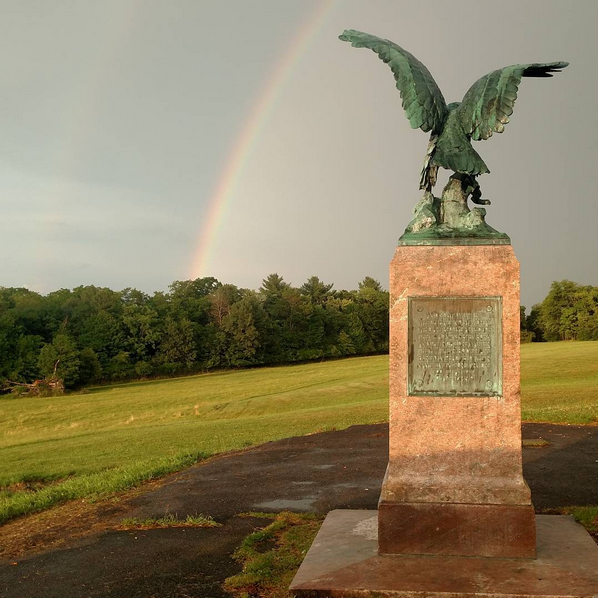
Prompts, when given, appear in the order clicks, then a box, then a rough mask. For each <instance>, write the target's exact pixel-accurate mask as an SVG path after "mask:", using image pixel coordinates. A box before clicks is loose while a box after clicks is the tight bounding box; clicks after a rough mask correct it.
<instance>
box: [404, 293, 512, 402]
mask: <svg viewBox="0 0 598 598" xmlns="http://www.w3.org/2000/svg"><path fill="white" fill-rule="evenodd" d="M501 307H502V305H501V299H500V297H410V298H409V379H408V383H409V384H408V388H409V394H410V395H436V396H472V395H479V396H497V395H502V335H501V324H502V313H501V311H502V310H501Z"/></svg>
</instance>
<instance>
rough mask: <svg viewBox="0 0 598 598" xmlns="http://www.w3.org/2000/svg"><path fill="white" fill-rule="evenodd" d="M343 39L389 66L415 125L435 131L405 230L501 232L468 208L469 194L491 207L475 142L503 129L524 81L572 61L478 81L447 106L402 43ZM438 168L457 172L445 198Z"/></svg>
mask: <svg viewBox="0 0 598 598" xmlns="http://www.w3.org/2000/svg"><path fill="white" fill-rule="evenodd" d="M339 37H340V39H341V40H343V41H346V42H350V43H351V45H352V46H354V47H356V48H369V49H370V50H373V51H374V52H375V53H376V54H377V55H378V57H379V58H380V60H382V61H383V62H385V63H386V64H388V65H389V66H390V68H391V70H392V72H393V75H394V78H395V81H396V86H397V88H398V90H399V92H400V94H401V99H402V105H403V109H404V110H405V113H406V115H407V119H408V120H409V123H410V125H411V127H412V128H414V129H418V128H419V129H421V130H422V131H424V132H426V133H427V132H430V142H429V144H428V151H427V152H426V156H425V158H424V165H423V168H422V171H421V176H420V189H422V190H424V197H423V199H422V201H420V203H419V204H418V205H417V206H416V208H415V209H414V212H415V213H416V218H415V219H414V220H413V221H412V222H411V224H410V226H409V227H408V228H407V231H406V232H411V233H415V232H420V231H422V230H424V229H429V228H432V227H435V228H436V229H438V227H441V228H443V229H444V231H445V236H455V234H454V233H453V232H454V230H455V229H469V230H470V231H471V230H474V229H476V230H478V232H479V233H480V235H482V236H485V235H487V234H488V233H489V232H492V231H493V232H495V233H496V231H494V229H492V228H491V227H489V226H488V225H487V224H486V223H485V222H484V217H485V214H486V211H485V210H483V209H480V208H475V209H474V210H475V211H476V212H475V213H473V212H470V210H469V208H467V198H468V197H469V196H471V200H472V202H474V203H476V204H481V205H487V204H489V203H490V201H489V200H487V199H482V195H481V191H480V186H479V184H478V182H477V180H476V177H477V176H479V175H481V174H485V173H488V172H490V171H489V170H488V167H487V166H486V164H485V162H484V160H482V158H481V157H480V155H479V154H478V153H477V152H476V151H475V149H474V148H473V147H472V145H471V141H472V140H474V141H479V140H481V139H488V138H489V137H492V135H493V133H502V132H503V131H504V128H505V125H506V124H507V123H508V122H509V117H510V116H511V114H512V113H513V106H514V104H515V100H516V98H517V90H518V87H519V84H520V83H521V79H522V78H523V77H552V74H553V73H558V72H560V71H561V69H563V68H565V67H566V66H568V64H569V63H568V62H547V63H532V64H516V65H513V66H507V67H504V68H502V69H498V70H496V71H492V72H491V73H488V74H487V75H485V76H484V77H482V78H481V79H478V80H477V81H476V82H475V83H474V84H473V85H472V86H471V87H470V88H469V90H468V91H467V93H466V94H465V96H464V97H463V100H462V101H461V102H453V103H451V104H448V105H447V104H446V102H445V99H444V96H443V95H442V92H441V91H440V89H439V87H438V85H437V84H436V81H434V78H433V77H432V75H431V74H430V71H429V70H428V69H427V68H426V67H425V66H424V65H423V64H422V63H421V62H420V61H419V60H418V59H417V58H415V56H413V55H412V54H410V53H409V52H407V51H406V50H404V49H403V48H401V47H400V46H398V45H397V44H395V43H393V42H391V41H389V40H387V39H381V38H379V37H376V36H375V35H370V34H368V33H362V32H361V31H355V30H353V29H348V30H346V31H344V32H343V33H342V35H340V36H339ZM439 167H442V168H446V169H447V170H452V171H453V172H454V173H455V174H454V175H452V176H451V177H450V179H449V183H448V184H447V186H446V187H445V190H444V192H443V197H442V198H441V199H438V198H435V197H434V196H433V194H432V188H433V187H434V185H435V184H436V175H437V172H438V168H439ZM455 202H456V203H457V204H459V206H457V208H456V211H455V207H454V205H453V206H452V207H449V206H448V205H447V203H453V204H455ZM480 227H481V228H480ZM482 229H483V230H482ZM451 231H453V232H451ZM498 234H500V233H498Z"/></svg>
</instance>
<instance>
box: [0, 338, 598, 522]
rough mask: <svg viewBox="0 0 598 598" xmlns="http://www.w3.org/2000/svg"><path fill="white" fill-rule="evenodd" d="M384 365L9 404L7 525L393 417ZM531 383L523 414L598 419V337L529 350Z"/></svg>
mask: <svg viewBox="0 0 598 598" xmlns="http://www.w3.org/2000/svg"><path fill="white" fill-rule="evenodd" d="M387 366H388V358H387V357H386V356H375V357H362V358H354V359H346V360H342V361H331V362H326V363H318V364H308V365H298V366H289V367H277V368H264V369H256V370H246V371H239V372H226V373H217V374H208V375H203V376H193V377H187V378H178V379H174V380H173V379H170V380H159V381H150V382H138V383H131V384H122V385H117V386H108V387H101V388H95V389H90V390H89V392H87V393H85V394H74V395H69V396H64V397H56V398H47V399H41V398H36V399H33V398H32V399H28V398H20V399H8V398H5V399H2V400H0V454H1V456H2V458H1V459H0V523H1V522H2V521H6V520H7V519H9V518H11V517H14V516H17V515H20V514H23V513H26V512H30V511H34V510H40V509H43V508H47V507H48V506H51V505H52V504H56V503H58V502H61V501H64V500H68V499H72V498H81V497H97V496H102V495H104V494H107V493H111V492H115V491H119V490H122V489H124V488H127V487H130V486H133V485H135V484H138V483H140V482H142V481H144V480H147V479H150V478H152V477H155V476H158V475H163V474H165V473H167V472H169V471H175V470H177V469H180V468H182V467H185V466H186V465H189V464H190V463H193V462H194V461H196V460H197V459H198V458H201V457H206V456H209V455H213V454H215V453H219V452H223V451H229V450H234V449H239V448H243V447H246V446H250V445H255V444H260V443H263V442H266V441H269V440H277V439H280V438H285V437H289V436H296V435H301V434H308V433H313V432H318V431H322V430H330V429H333V428H337V429H340V428H345V427H347V426H350V425H352V424H358V423H362V424H365V423H374V422H381V421H385V420H386V417H387V400H388V391H387V386H388V369H387ZM522 382H523V395H522V396H523V416H524V419H526V420H529V421H551V422H568V423H593V422H597V421H598V342H595V343H592V342H586V343H550V344H530V345H524V346H523V347H522ZM48 482H53V483H50V484H48Z"/></svg>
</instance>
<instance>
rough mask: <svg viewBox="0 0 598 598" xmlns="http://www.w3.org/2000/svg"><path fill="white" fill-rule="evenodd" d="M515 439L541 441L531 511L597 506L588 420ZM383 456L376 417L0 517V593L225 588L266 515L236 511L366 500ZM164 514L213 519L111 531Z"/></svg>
mask: <svg viewBox="0 0 598 598" xmlns="http://www.w3.org/2000/svg"><path fill="white" fill-rule="evenodd" d="M523 437H524V438H525V439H539V438H543V439H545V440H546V441H548V442H549V444H548V445H546V446H544V447H542V448H527V447H524V449H523V458H524V475H525V478H526V480H527V482H528V484H529V485H530V487H531V489H532V499H533V502H534V505H535V507H536V509H537V510H545V509H556V508H560V507H563V506H570V505H596V504H598V427H596V426H560V425H549V424H524V426H523ZM387 454H388V426H387V425H386V424H377V425H368V426H353V427H351V428H348V429H347V430H342V431H334V432H325V433H321V434H314V435H311V436H303V437H297V438H289V439H285V440H280V441H278V442H270V443H267V444H264V445H262V446H259V447H256V448H252V449H248V450H245V451H241V452H237V453H232V454H228V455H223V456H219V457H216V458H214V459H210V460H208V461H207V462H205V463H200V464H198V465H196V466H193V467H190V468H189V469H186V470H185V471H183V472H180V473H177V474H174V475H171V476H168V477H167V478H165V479H164V480H162V481H160V482H159V483H158V484H153V485H152V484H150V485H149V486H147V487H146V488H145V489H142V491H136V492H134V493H131V494H130V495H127V496H125V497H123V498H122V500H121V501H119V502H118V503H114V502H111V503H106V504H105V505H102V504H100V505H97V506H94V507H93V509H94V510H93V512H90V511H87V512H86V514H84V515H81V516H80V517H79V519H77V517H75V516H73V518H72V521H70V520H69V517H68V516H64V517H62V519H61V523H60V526H58V528H57V527H56V525H54V528H53V529H52V530H50V526H48V525H46V526H45V527H44V526H43V525H42V523H41V522H43V521H44V520H45V519H44V518H47V517H48V516H49V515H47V514H43V515H41V516H38V518H37V519H35V521H34V522H33V523H35V522H39V525H38V527H40V528H43V529H37V528H35V526H34V525H33V524H32V525H30V526H29V528H28V527H27V524H28V521H26V520H27V519H28V518H24V521H20V522H19V521H17V522H15V523H14V524H12V525H11V524H8V525H7V526H4V528H5V530H4V537H5V538H7V539H8V537H9V535H10V534H11V533H12V540H13V544H12V545H15V544H14V539H15V533H18V530H24V531H22V532H21V533H22V534H23V537H22V538H21V547H20V549H19V550H17V549H16V548H15V549H12V550H13V551H14V552H15V554H11V553H10V550H11V549H7V550H5V551H4V553H2V552H1V542H2V539H3V535H2V528H0V554H2V555H3V557H2V560H0V597H1V598H17V597H18V598H29V597H36V598H65V597H68V598H88V597H98V596H106V597H110V598H138V597H139V598H140V597H143V598H168V597H175V596H176V597H177V598H187V597H200V598H223V597H229V596H230V595H229V594H228V593H226V592H224V591H223V590H222V587H221V585H222V582H223V581H224V579H225V578H226V577H228V576H230V575H233V574H234V573H237V572H238V571H239V570H240V566H239V564H238V563H236V562H235V561H234V560H233V559H232V558H231V554H232V552H233V551H234V549H235V548H236V547H237V546H238V545H239V544H240V542H241V540H242V539H243V537H245V536H246V535H247V534H249V533H251V532H252V531H253V530H254V529H255V528H256V527H260V526H262V525H264V524H266V523H267V521H266V520H263V519H259V518H247V517H239V516H238V515H239V514H240V513H246V512H250V511H265V512H277V511H282V510H291V511H310V512H316V513H327V512H328V511H330V510H332V509H375V508H376V504H377V501H378V497H379V493H380V485H381V482H382V477H383V475H384V471H385V468H386V461H387ZM68 508H69V507H68V505H67V506H66V507H61V509H62V511H60V512H61V513H68V512H69V511H68ZM73 510H74V511H75V510H76V509H73ZM167 513H171V514H176V515H177V516H178V517H181V518H182V517H185V516H186V515H195V514H198V513H202V514H204V515H211V516H212V517H213V518H214V519H215V520H216V521H218V522H219V523H221V524H222V526H221V527H217V528H201V529H192V528H170V529H153V530H144V531H140V530H128V531H124V530H119V529H117V528H118V523H119V521H120V520H122V518H124V517H139V518H147V517H162V516H164V515H165V514H167ZM77 525H78V526H79V532H78V533H77V534H73V533H71V532H72V530H71V529H70V528H75V527H76V526H77ZM57 529H58V532H57V531H56V530H57ZM15 530H16V531H15ZM57 534H58V535H59V536H60V537H59V538H58V540H59V541H57ZM17 539H18V538H17ZM33 539H35V541H33ZM12 545H11V546H12ZM30 545H31V546H30Z"/></svg>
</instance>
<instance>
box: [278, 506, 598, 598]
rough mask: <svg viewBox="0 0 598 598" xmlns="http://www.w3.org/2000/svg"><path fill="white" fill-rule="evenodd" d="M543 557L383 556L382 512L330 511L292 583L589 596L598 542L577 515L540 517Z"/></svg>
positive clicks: (405, 594) (301, 591)
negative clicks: (380, 536) (380, 540)
mask: <svg viewBox="0 0 598 598" xmlns="http://www.w3.org/2000/svg"><path fill="white" fill-rule="evenodd" d="M536 525H537V558H536V559H533V560H532V559H505V558H483V557H463V556H413V555H379V554H378V513H377V511H352V510H337V511H331V512H330V513H329V514H328V516H327V517H326V520H325V521H324V524H323V525H322V528H321V529H320V531H319V533H318V535H317V537H316V539H315V540H314V543H313V544H312V547H311V548H310V550H309V552H308V553H307V556H306V557H305V560H304V561H303V563H302V565H301V567H300V568H299V571H298V572H297V575H296V576H295V579H294V580H293V582H292V584H291V587H290V594H291V596H295V597H297V598H307V597H309V598H315V597H318V596H320V597H328V598H330V597H334V598H341V597H343V598H358V597H359V598H366V597H370V598H374V597H376V598H390V597H395V598H440V597H447V598H448V597H449V596H450V598H489V597H492V598H501V597H504V598H507V597H508V598H515V597H517V598H540V597H542V598H549V597H550V598H558V597H567V598H590V597H592V596H596V595H598V546H597V545H596V544H595V543H594V541H593V540H592V538H591V537H590V535H589V534H588V533H587V532H586V530H585V529H584V528H583V527H582V526H581V525H579V524H577V523H575V521H574V520H573V518H572V517H568V516H562V515H538V516H537V517H536Z"/></svg>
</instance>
